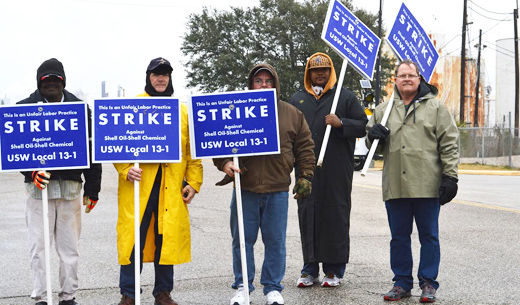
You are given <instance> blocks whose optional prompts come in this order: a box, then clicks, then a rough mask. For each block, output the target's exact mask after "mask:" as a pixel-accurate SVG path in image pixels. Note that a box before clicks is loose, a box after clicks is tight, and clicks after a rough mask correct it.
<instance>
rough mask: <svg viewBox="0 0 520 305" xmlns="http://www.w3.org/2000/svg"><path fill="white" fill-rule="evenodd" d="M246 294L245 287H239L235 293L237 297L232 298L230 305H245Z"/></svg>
mask: <svg viewBox="0 0 520 305" xmlns="http://www.w3.org/2000/svg"><path fill="white" fill-rule="evenodd" d="M244 292H245V291H244V286H242V285H240V286H238V289H237V292H235V295H234V296H233V297H232V298H231V301H229V305H245V304H246V298H245V297H244Z"/></svg>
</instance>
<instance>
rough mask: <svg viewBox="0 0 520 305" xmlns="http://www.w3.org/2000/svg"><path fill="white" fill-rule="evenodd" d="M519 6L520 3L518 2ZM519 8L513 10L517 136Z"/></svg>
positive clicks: (516, 127) (516, 122) (516, 132)
mask: <svg viewBox="0 0 520 305" xmlns="http://www.w3.org/2000/svg"><path fill="white" fill-rule="evenodd" d="M517 6H518V3H517ZM517 19H518V8H516V9H515V10H514V11H513V20H514V24H515V137H518V94H519V93H518V90H519V88H518V79H519V72H518V70H519V68H518V26H517Z"/></svg>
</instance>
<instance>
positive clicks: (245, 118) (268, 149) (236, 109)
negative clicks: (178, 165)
mask: <svg viewBox="0 0 520 305" xmlns="http://www.w3.org/2000/svg"><path fill="white" fill-rule="evenodd" d="M189 117H190V141H191V154H192V158H212V157H236V156H248V155H267V154H277V153H279V152H280V141H279V138H278V110H277V107H276V90H275V89H266V90H252V91H243V92H229V93H221V94H220V93H218V94H206V95H199V96H192V97H191V103H190V116H189Z"/></svg>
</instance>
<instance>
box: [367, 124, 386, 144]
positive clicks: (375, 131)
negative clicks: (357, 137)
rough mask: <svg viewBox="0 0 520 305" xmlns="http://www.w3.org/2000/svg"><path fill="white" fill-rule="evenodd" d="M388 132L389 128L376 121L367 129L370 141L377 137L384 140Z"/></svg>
mask: <svg viewBox="0 0 520 305" xmlns="http://www.w3.org/2000/svg"><path fill="white" fill-rule="evenodd" d="M389 134H390V129H388V128H386V127H385V126H383V125H381V124H379V123H377V124H376V125H374V126H373V127H372V128H370V129H369V130H368V139H369V140H370V142H373V141H374V140H375V139H379V141H380V142H384V141H385V140H386V138H387V137H388V135H389Z"/></svg>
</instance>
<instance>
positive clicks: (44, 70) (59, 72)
mask: <svg viewBox="0 0 520 305" xmlns="http://www.w3.org/2000/svg"><path fill="white" fill-rule="evenodd" d="M50 75H55V76H59V77H61V78H63V80H62V82H63V88H65V83H66V78H65V71H64V70H63V65H62V64H61V62H60V61H59V60H57V59H56V58H51V59H48V60H46V61H44V62H43V63H42V64H41V65H40V67H39V68H38V70H37V71H36V83H37V84H38V88H40V84H41V82H42V78H44V77H45V76H50Z"/></svg>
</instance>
